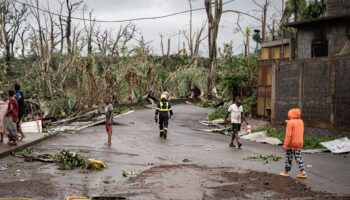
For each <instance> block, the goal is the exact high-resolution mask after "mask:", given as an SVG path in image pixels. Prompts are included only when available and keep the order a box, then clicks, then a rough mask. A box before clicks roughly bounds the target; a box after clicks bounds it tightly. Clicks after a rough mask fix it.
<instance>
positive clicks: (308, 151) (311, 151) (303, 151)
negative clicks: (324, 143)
mask: <svg viewBox="0 0 350 200" xmlns="http://www.w3.org/2000/svg"><path fill="white" fill-rule="evenodd" d="M328 151H329V150H328V149H303V150H301V152H302V153H304V154H314V153H323V152H328Z"/></svg>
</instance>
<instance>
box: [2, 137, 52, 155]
mask: <svg viewBox="0 0 350 200" xmlns="http://www.w3.org/2000/svg"><path fill="white" fill-rule="evenodd" d="M58 135H59V132H57V133H53V134H49V135H46V136H44V137H43V138H40V139H37V140H33V141H31V142H29V143H26V144H23V145H19V146H16V147H15V148H13V149H9V150H7V151H4V152H1V153H0V159H2V158H4V157H7V156H9V155H11V154H12V152H15V151H18V150H20V149H25V148H28V147H32V146H34V145H37V144H39V143H42V142H44V141H46V140H49V139H52V138H54V137H56V136H58Z"/></svg>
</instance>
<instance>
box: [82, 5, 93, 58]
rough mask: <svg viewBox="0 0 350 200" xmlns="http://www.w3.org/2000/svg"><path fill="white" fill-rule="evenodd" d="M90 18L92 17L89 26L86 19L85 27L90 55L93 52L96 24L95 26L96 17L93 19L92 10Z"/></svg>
mask: <svg viewBox="0 0 350 200" xmlns="http://www.w3.org/2000/svg"><path fill="white" fill-rule="evenodd" d="M83 16H84V15H83ZM89 19H90V22H89V23H90V24H89V26H87V25H86V23H85V21H84V27H85V32H86V35H87V52H88V55H91V54H92V35H93V31H94V26H95V19H94V20H92V11H91V12H90V13H89Z"/></svg>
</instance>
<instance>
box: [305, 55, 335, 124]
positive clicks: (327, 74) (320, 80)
mask: <svg viewBox="0 0 350 200" xmlns="http://www.w3.org/2000/svg"><path fill="white" fill-rule="evenodd" d="M302 71H303V72H302V77H303V81H302V85H303V88H302V99H301V108H302V110H303V119H305V120H307V121H308V122H309V123H313V124H318V123H330V120H331V107H332V93H331V86H332V81H331V71H332V70H331V68H330V65H329V63H328V62H324V61H319V60H315V61H310V62H306V63H304V66H303V70H302Z"/></svg>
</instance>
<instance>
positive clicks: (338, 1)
mask: <svg viewBox="0 0 350 200" xmlns="http://www.w3.org/2000/svg"><path fill="white" fill-rule="evenodd" d="M326 3H327V15H328V16H329V15H339V14H346V13H350V1H349V0H327V2H326Z"/></svg>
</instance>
